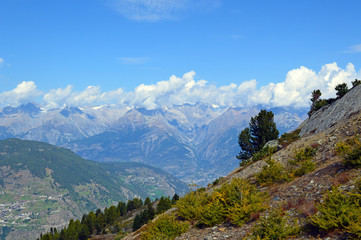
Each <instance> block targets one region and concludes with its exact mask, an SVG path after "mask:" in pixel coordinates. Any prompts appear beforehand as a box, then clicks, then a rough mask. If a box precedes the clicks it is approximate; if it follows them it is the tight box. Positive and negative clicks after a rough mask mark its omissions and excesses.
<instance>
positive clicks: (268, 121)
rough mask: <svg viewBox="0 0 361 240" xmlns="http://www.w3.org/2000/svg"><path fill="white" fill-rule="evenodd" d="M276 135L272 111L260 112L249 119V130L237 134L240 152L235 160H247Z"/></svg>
mask: <svg viewBox="0 0 361 240" xmlns="http://www.w3.org/2000/svg"><path fill="white" fill-rule="evenodd" d="M278 134H279V132H278V130H277V127H276V124H275V122H274V114H273V113H272V111H267V110H261V111H260V112H259V113H258V115H257V116H255V117H252V118H251V121H250V123H249V128H245V129H244V130H243V131H242V132H241V133H240V134H239V136H238V144H239V146H240V147H241V151H240V153H239V155H238V156H237V158H238V159H240V160H241V161H245V160H247V159H249V158H250V157H251V156H252V155H253V154H255V153H256V152H258V151H260V150H261V149H262V148H263V146H264V145H265V144H266V143H267V142H268V141H270V140H273V139H276V138H277V137H278Z"/></svg>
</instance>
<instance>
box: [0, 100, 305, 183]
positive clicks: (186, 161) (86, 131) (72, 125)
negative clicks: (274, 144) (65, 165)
mask: <svg viewBox="0 0 361 240" xmlns="http://www.w3.org/2000/svg"><path fill="white" fill-rule="evenodd" d="M260 109H261V106H257V107H253V108H235V107H218V106H214V105H207V104H201V103H199V104H195V105H193V104H183V105H174V106H173V107H172V108H170V107H164V108H160V109H154V110H146V109H144V108H129V107H114V106H101V107H87V108H78V107H65V108H59V109H50V110H46V109H42V108H40V107H37V106H36V105H34V104H31V103H28V104H25V105H21V106H19V107H17V108H14V107H6V108H4V109H3V110H2V111H1V112H0V128H1V129H2V131H1V135H0V137H1V138H3V139H4V138H8V137H18V138H22V139H28V140H37V141H44V142H48V143H51V144H56V145H58V146H63V147H66V148H69V149H71V150H73V151H74V152H76V153H77V154H79V155H80V156H82V157H84V158H86V159H90V160H96V161H102V162H105V161H106V162H109V161H121V162H129V161H132V162H141V163H145V164H149V165H152V166H155V167H158V168H161V169H163V170H165V171H167V172H169V173H171V174H173V175H174V176H176V177H177V178H179V179H181V180H183V181H186V182H191V181H196V182H197V183H199V184H206V183H207V182H209V181H211V180H212V179H215V178H217V177H219V176H222V175H225V174H227V173H228V172H229V171H231V170H232V169H234V168H235V167H236V166H237V165H238V162H237V160H236V158H235V156H236V155H237V154H238V152H239V147H238V144H237V142H238V134H239V133H240V131H241V130H242V129H243V128H245V127H247V126H248V123H249V120H250V118H251V117H252V116H255V115H256V114H257V113H258V112H259V110H260ZM270 110H272V111H274V112H275V121H276V123H277V127H278V129H280V132H285V131H289V130H292V129H295V128H296V127H297V126H298V125H299V124H300V123H301V122H302V121H303V119H305V117H306V116H307V115H306V110H305V109H283V108H274V109H270Z"/></svg>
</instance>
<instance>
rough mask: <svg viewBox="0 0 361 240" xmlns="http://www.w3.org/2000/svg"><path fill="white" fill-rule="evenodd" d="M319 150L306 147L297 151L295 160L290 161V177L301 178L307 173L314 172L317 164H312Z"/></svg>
mask: <svg viewBox="0 0 361 240" xmlns="http://www.w3.org/2000/svg"><path fill="white" fill-rule="evenodd" d="M316 151H317V149H315V148H311V147H306V148H302V149H300V150H299V151H297V152H296V153H295V155H294V157H293V159H291V160H289V161H288V163H289V165H290V169H289V172H290V176H291V177H300V176H303V175H305V174H306V173H309V172H312V171H314V170H315V169H316V164H315V163H314V162H312V159H313V156H314V155H315V154H316Z"/></svg>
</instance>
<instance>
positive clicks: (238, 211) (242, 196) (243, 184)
mask: <svg viewBox="0 0 361 240" xmlns="http://www.w3.org/2000/svg"><path fill="white" fill-rule="evenodd" d="M214 194H216V196H217V198H218V199H220V201H222V203H223V205H224V208H225V209H226V210H225V211H226V213H227V215H226V218H228V219H230V221H231V222H232V223H233V224H236V225H238V226H241V225H243V224H244V223H245V222H246V221H248V220H249V219H250V216H251V214H252V213H256V212H261V211H264V210H265V209H266V208H267V205H266V202H267V194H266V193H264V192H260V191H258V190H257V189H256V187H255V186H254V185H251V184H250V183H249V182H248V181H246V180H244V179H241V178H235V179H233V180H232V182H230V183H229V184H224V185H223V186H222V187H221V188H220V189H218V190H217V191H216V192H215V193H214Z"/></svg>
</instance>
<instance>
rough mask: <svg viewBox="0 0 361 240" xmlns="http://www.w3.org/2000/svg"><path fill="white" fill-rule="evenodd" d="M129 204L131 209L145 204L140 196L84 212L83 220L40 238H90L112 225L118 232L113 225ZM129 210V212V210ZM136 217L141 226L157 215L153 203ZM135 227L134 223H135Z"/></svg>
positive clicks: (136, 225) (112, 229) (66, 239)
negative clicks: (115, 204)
mask: <svg viewBox="0 0 361 240" xmlns="http://www.w3.org/2000/svg"><path fill="white" fill-rule="evenodd" d="M127 206H131V207H129V211H132V210H134V209H138V208H140V207H142V206H143V201H142V200H141V199H138V198H134V199H133V200H129V201H128V204H125V203H124V202H119V203H118V205H117V206H110V207H109V208H105V209H104V211H103V212H102V211H101V210H100V209H98V210H97V211H96V212H95V213H94V212H93V211H91V212H89V214H84V215H83V217H82V219H81V221H79V220H76V221H74V220H73V219H71V220H70V222H69V224H68V227H65V228H63V229H62V230H61V232H60V233H58V232H57V231H56V230H50V232H48V233H45V234H44V235H41V236H40V238H39V240H46V239H50V240H74V239H80V240H82V239H88V238H89V237H90V235H93V234H95V235H97V234H101V233H104V232H106V229H107V228H108V227H111V232H113V233H116V232H118V231H119V229H117V228H115V227H112V226H115V225H116V221H117V220H118V219H119V218H120V217H121V216H124V215H125V214H127ZM134 207H136V208H134ZM129 211H128V212H129ZM137 216H138V217H136V218H137V219H136V221H135V222H136V223H134V224H135V228H136V227H138V228H139V227H141V226H142V225H144V224H145V223H147V222H148V221H149V220H151V219H153V218H154V216H155V211H154V209H153V207H152V204H148V205H147V209H146V210H144V211H143V212H142V213H141V214H139V215H137ZM133 227H134V225H133Z"/></svg>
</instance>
